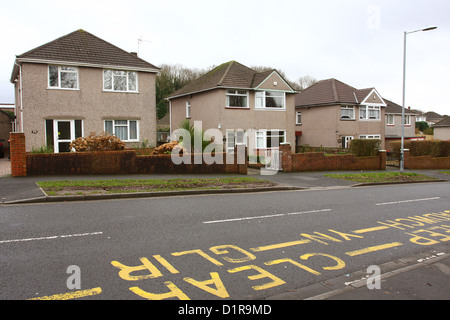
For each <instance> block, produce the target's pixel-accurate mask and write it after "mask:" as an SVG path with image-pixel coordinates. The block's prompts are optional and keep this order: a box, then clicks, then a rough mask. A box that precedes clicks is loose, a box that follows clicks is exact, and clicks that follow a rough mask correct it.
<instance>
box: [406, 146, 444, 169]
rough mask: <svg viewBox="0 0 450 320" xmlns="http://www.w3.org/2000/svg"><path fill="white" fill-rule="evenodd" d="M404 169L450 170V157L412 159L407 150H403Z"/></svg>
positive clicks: (419, 157)
mask: <svg viewBox="0 0 450 320" xmlns="http://www.w3.org/2000/svg"><path fill="white" fill-rule="evenodd" d="M405 169H412V170H420V169H450V157H439V158H435V157H432V156H418V157H412V156H411V155H410V152H409V150H405Z"/></svg>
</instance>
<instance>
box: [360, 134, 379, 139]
mask: <svg viewBox="0 0 450 320" xmlns="http://www.w3.org/2000/svg"><path fill="white" fill-rule="evenodd" d="M359 138H360V139H381V135H379V134H365V135H360V136H359Z"/></svg>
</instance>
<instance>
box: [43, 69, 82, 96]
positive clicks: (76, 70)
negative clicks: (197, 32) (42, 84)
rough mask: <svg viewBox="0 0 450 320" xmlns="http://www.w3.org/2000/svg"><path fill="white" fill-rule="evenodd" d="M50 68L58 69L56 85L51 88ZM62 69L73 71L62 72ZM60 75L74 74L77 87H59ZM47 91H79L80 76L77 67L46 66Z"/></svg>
mask: <svg viewBox="0 0 450 320" xmlns="http://www.w3.org/2000/svg"><path fill="white" fill-rule="evenodd" d="M50 68H58V84H57V85H56V86H52V85H51V83H50ZM63 68H70V69H73V70H63ZM61 73H74V74H76V76H77V86H76V88H65V87H61ZM47 85H48V89H61V90H80V74H79V69H78V68H77V67H71V66H57V65H48V82H47Z"/></svg>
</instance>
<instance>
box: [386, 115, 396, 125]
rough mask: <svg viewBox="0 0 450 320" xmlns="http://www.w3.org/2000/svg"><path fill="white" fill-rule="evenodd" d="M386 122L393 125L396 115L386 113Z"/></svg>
mask: <svg viewBox="0 0 450 320" xmlns="http://www.w3.org/2000/svg"><path fill="white" fill-rule="evenodd" d="M386 124H387V125H388V126H393V125H394V115H393V114H387V115H386Z"/></svg>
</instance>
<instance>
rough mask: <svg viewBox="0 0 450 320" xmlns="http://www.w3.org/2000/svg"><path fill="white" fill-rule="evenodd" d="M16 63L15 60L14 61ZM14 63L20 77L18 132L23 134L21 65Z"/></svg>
mask: <svg viewBox="0 0 450 320" xmlns="http://www.w3.org/2000/svg"><path fill="white" fill-rule="evenodd" d="M16 61H17V60H16ZM16 61H14V64H15V65H16V66H18V67H19V77H20V81H19V93H20V131H21V132H23V95H22V86H23V83H22V65H21V64H18V63H17V62H16ZM15 129H16V130H15V131H16V132H17V122H16V128H15Z"/></svg>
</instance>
